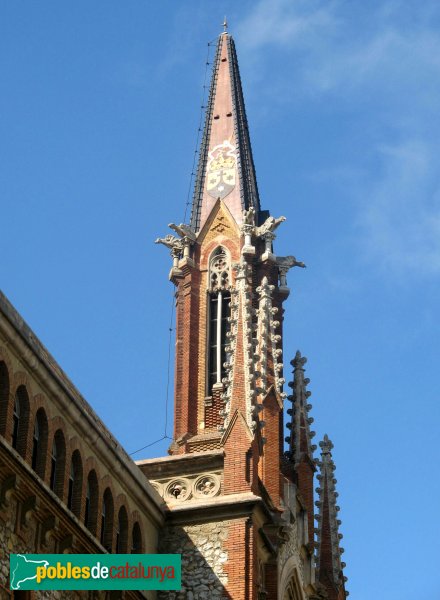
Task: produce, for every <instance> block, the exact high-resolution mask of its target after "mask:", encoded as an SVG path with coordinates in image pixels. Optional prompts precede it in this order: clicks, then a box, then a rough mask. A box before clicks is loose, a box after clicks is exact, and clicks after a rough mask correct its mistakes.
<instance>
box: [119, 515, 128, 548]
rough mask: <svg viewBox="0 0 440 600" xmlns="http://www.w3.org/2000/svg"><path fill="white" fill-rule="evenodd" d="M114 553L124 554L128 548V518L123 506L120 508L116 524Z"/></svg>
mask: <svg viewBox="0 0 440 600" xmlns="http://www.w3.org/2000/svg"><path fill="white" fill-rule="evenodd" d="M116 527H117V529H116V553H117V554H126V553H127V546H128V516H127V511H126V510H125V507H124V506H121V508H120V509H119V513H118V522H117V524H116Z"/></svg>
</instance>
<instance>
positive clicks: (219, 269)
mask: <svg viewBox="0 0 440 600" xmlns="http://www.w3.org/2000/svg"><path fill="white" fill-rule="evenodd" d="M230 287H231V281H230V259H229V254H228V252H227V251H226V249H225V248H223V246H219V247H218V248H216V250H214V252H213V253H212V255H211V258H210V260H209V295H208V374H207V375H208V376H207V388H208V389H207V394H208V395H209V396H210V395H212V390H213V389H214V388H215V386H217V387H218V388H221V386H222V380H223V378H224V377H225V376H226V370H225V366H224V365H225V362H226V360H227V353H226V346H227V345H228V342H229V340H228V337H227V333H228V332H229V330H230V323H229V317H230V316H231V309H230V303H231V294H230Z"/></svg>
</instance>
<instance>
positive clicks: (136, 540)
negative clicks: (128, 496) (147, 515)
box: [131, 521, 142, 554]
mask: <svg viewBox="0 0 440 600" xmlns="http://www.w3.org/2000/svg"><path fill="white" fill-rule="evenodd" d="M131 535H132V540H131V553H132V554H142V533H141V528H140V526H139V523H138V522H137V521H136V523H135V524H134V525H133V531H132V534H131Z"/></svg>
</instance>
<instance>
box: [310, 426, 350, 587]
mask: <svg viewBox="0 0 440 600" xmlns="http://www.w3.org/2000/svg"><path fill="white" fill-rule="evenodd" d="M319 446H320V448H321V461H319V463H318V466H319V470H320V472H319V474H318V476H317V479H318V481H319V486H318V487H317V488H316V492H317V494H318V500H317V501H316V506H317V507H318V508H319V514H318V515H316V521H317V522H318V528H317V538H318V543H317V556H316V563H317V576H318V579H319V580H320V581H321V583H322V584H323V585H324V586H325V587H327V586H328V585H329V584H328V580H327V577H328V576H330V578H331V585H332V586H333V587H332V589H334V587H336V588H337V589H342V590H344V593H345V589H344V581H345V578H344V577H343V573H342V570H343V568H344V567H345V563H342V562H341V558H340V557H341V554H342V553H343V552H344V549H343V548H341V547H340V545H339V543H340V541H341V539H342V538H343V535H342V534H341V533H339V526H340V525H341V520H340V519H339V518H338V513H339V511H340V508H339V506H338V505H337V503H336V502H337V498H338V496H339V494H338V492H337V491H336V489H335V484H336V479H335V478H334V477H333V473H334V471H335V469H336V467H335V464H334V462H333V459H332V455H331V451H332V449H333V443H332V442H331V440H330V439H329V437H328V435H327V434H326V435H324V438H323V440H322V441H321V442H319ZM328 564H331V565H332V571H331V573H328V572H327V573H326V570H327V567H326V566H325V565H328ZM321 565H322V572H321ZM344 597H345V596H344Z"/></svg>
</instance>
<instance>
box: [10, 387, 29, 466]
mask: <svg viewBox="0 0 440 600" xmlns="http://www.w3.org/2000/svg"><path fill="white" fill-rule="evenodd" d="M28 425H29V396H28V393H27V391H26V388H25V386H24V385H20V386H19V387H18V388H17V391H16V393H15V398H14V410H13V413H12V439H11V444H12V447H13V448H15V449H16V450H17V452H18V453H19V454H21V456H23V458H24V457H25V454H26V445H27V435H28Z"/></svg>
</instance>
